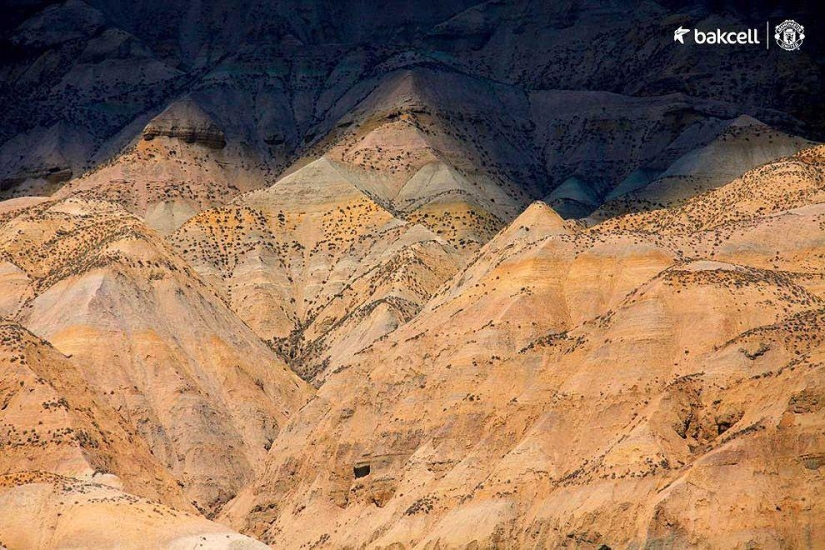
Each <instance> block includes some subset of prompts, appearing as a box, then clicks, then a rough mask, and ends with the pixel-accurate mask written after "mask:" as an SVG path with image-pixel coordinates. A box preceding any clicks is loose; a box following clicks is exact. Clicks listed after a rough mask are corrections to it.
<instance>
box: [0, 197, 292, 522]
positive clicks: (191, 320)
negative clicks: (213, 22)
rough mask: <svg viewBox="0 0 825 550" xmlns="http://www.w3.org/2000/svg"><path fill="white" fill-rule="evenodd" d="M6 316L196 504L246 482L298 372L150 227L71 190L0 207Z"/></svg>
mask: <svg viewBox="0 0 825 550" xmlns="http://www.w3.org/2000/svg"><path fill="white" fill-rule="evenodd" d="M0 239H2V241H1V242H2V247H3V253H4V255H5V257H6V258H7V259H8V261H9V262H10V263H12V264H14V265H16V266H17V267H19V268H20V269H21V270H22V271H24V272H25V273H26V275H27V276H28V278H29V284H28V285H26V286H25V287H24V286H23V285H20V284H17V285H15V286H14V287H13V288H14V289H16V290H18V291H19V292H21V295H20V297H19V301H20V303H21V304H22V305H20V307H19V308H18V309H17V311H15V312H14V313H13V315H12V316H13V317H14V318H16V319H19V320H20V322H21V323H23V324H24V325H25V326H26V327H27V328H28V329H29V330H31V331H32V332H34V333H35V334H37V335H38V336H40V337H42V338H45V339H47V340H48V341H49V342H50V343H51V344H52V345H53V346H55V348H57V349H58V350H59V351H60V352H62V353H63V354H65V355H67V356H72V358H73V361H74V363H75V364H76V365H77V366H78V368H79V369H80V371H81V372H82V375H83V377H84V378H85V380H86V382H87V383H88V384H89V385H90V386H92V387H93V388H94V389H95V390H96V391H98V392H100V393H101V394H102V395H103V396H105V397H106V398H107V400H108V402H109V404H110V405H111V406H112V407H113V408H115V409H116V410H117V411H118V412H119V413H120V414H121V415H122V416H123V417H124V418H125V419H126V420H127V421H128V422H129V424H130V425H131V426H132V428H133V429H134V430H135V431H136V432H137V433H138V434H140V436H141V437H142V438H143V439H144V440H145V441H146V442H147V443H148V445H149V448H150V449H151V451H152V453H153V454H154V456H155V457H157V459H158V460H159V461H160V462H161V463H162V464H163V466H164V467H165V468H167V469H168V471H169V472H170V473H171V474H172V475H173V476H174V478H175V479H176V481H177V482H178V483H179V484H180V485H181V486H182V487H184V492H185V493H186V494H187V497H188V499H189V500H190V501H191V502H192V503H193V505H195V506H196V507H199V508H200V509H202V510H204V511H206V512H209V511H214V510H215V509H216V508H217V507H219V506H220V505H221V504H222V503H223V502H225V501H226V500H228V499H229V498H231V497H232V496H233V495H234V493H235V492H236V491H237V490H238V489H239V488H240V487H241V486H242V485H243V484H244V482H245V481H246V480H248V479H250V478H251V476H252V475H253V474H254V472H255V471H257V469H258V467H259V461H260V459H261V458H262V457H263V456H264V454H265V453H266V448H268V446H269V445H270V444H271V442H272V440H273V439H274V438H275V436H276V435H277V433H278V431H279V430H280V427H281V426H282V425H283V424H284V422H285V421H286V419H287V418H288V417H289V415H290V414H291V413H292V412H294V411H295V410H297V408H298V407H300V406H301V404H302V403H303V402H304V401H305V400H306V398H307V396H308V390H307V389H306V387H305V386H304V384H303V382H301V380H299V379H298V378H297V376H295V375H294V374H293V373H292V372H291V371H289V370H288V369H287V367H286V366H285V365H284V363H283V362H282V361H281V360H280V359H278V358H277V357H276V356H275V355H274V354H273V353H272V352H271V351H270V350H269V349H268V348H267V347H266V346H265V345H264V344H263V343H262V342H261V341H260V340H259V339H258V338H257V337H256V336H255V335H254V334H253V333H252V332H251V331H250V330H249V329H248V328H247V327H246V326H245V325H244V324H243V323H242V322H241V321H240V320H239V319H238V318H237V317H236V316H235V315H234V314H233V313H232V312H231V311H230V310H229V309H228V308H227V307H226V306H225V305H224V304H223V302H222V301H221V300H220V299H219V298H218V297H217V296H216V295H215V294H214V293H213V292H212V291H211V290H210V289H209V288H208V287H206V286H205V284H204V283H203V282H202V281H201V280H200V279H199V278H198V277H197V276H196V275H195V274H194V272H192V270H191V269H190V268H189V267H188V266H187V265H186V264H185V263H184V262H183V261H182V260H181V259H180V258H179V257H177V256H176V255H175V254H174V253H173V252H172V251H171V250H170V249H169V248H168V246H167V245H166V244H165V243H164V242H163V240H162V239H160V238H159V237H158V236H157V234H155V233H154V232H153V231H151V230H150V229H148V228H146V226H144V225H143V224H142V222H140V220H138V219H137V218H135V217H134V216H132V215H131V214H128V213H127V212H125V211H124V210H123V209H121V208H120V207H117V206H115V205H112V204H111V203H104V202H88V201H84V200H80V199H76V198H72V199H67V200H65V201H60V202H56V203H44V204H42V205H38V206H35V207H32V208H29V209H25V210H22V211H16V212H12V213H10V214H8V215H7V216H6V219H5V220H4V224H3V226H2V229H0Z"/></svg>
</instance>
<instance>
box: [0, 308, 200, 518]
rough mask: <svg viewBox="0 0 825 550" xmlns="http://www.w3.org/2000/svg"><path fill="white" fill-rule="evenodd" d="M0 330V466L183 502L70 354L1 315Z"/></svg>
mask: <svg viewBox="0 0 825 550" xmlns="http://www.w3.org/2000/svg"><path fill="white" fill-rule="evenodd" d="M0 333H1V335H0V345H2V351H1V353H0V360H2V363H3V367H2V382H0V388H2V390H0V391H2V393H0V395H1V396H2V416H1V417H0V430H2V436H3V439H2V445H0V446H2V448H3V454H2V460H1V461H0V472H2V473H3V474H8V473H11V472H18V471H24V470H39V471H45V472H52V473H56V474H62V475H66V476H71V477H74V478H76V479H80V480H85V481H92V480H93V481H94V482H96V483H105V484H107V485H111V486H113V487H115V488H119V489H121V488H125V489H126V490H128V491H131V492H135V493H138V494H140V495H143V496H145V497H148V498H154V499H159V500H161V501H163V502H166V503H168V504H170V505H173V506H176V507H180V508H184V509H186V508H189V504H188V502H186V501H185V500H184V499H183V495H182V494H181V491H180V488H179V487H178V486H177V485H176V483H175V480H174V478H172V477H171V476H170V475H169V474H168V473H167V472H166V471H165V470H164V469H163V466H162V465H161V464H160V463H159V462H158V461H157V459H155V458H154V457H153V456H152V455H151V453H150V451H149V448H148V446H147V445H146V444H145V442H144V441H142V440H141V438H140V437H139V436H137V435H136V434H135V432H134V430H133V429H132V428H130V427H129V425H128V424H127V423H126V422H125V421H124V420H123V418H121V417H120V415H118V414H117V412H115V411H114V410H113V409H111V408H110V407H109V406H108V404H107V403H106V400H105V398H104V397H103V396H101V395H98V394H95V392H94V391H93V390H91V389H90V388H89V387H88V385H87V384H86V382H85V381H84V380H83V377H82V374H81V372H80V370H79V369H78V368H77V367H76V366H75V365H74V364H73V363H72V362H71V360H69V359H67V358H66V357H65V356H63V355H62V354H60V353H59V352H58V351H57V350H55V349H54V348H52V347H51V346H50V345H49V344H48V342H45V341H43V340H41V339H39V338H37V337H36V336H34V335H33V334H31V333H30V332H28V331H27V330H25V329H24V328H22V327H21V326H20V325H17V324H15V323H11V322H4V323H3V324H2V326H0ZM126 448H128V449H129V452H123V451H124V449H126Z"/></svg>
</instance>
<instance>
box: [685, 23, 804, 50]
mask: <svg viewBox="0 0 825 550" xmlns="http://www.w3.org/2000/svg"><path fill="white" fill-rule="evenodd" d="M691 30H692V31H693V32H692V35H693V43H694V44H698V45H700V46H717V45H718V46H726V45H755V46H759V45H762V44H765V47H766V48H769V47H770V43H771V41H772V40H771V39H773V41H775V42H776V44H777V45H778V46H779V47H780V48H782V49H783V50H787V51H794V50H798V49H799V48H800V46H802V41H803V40H804V39H805V27H803V26H802V25H800V24H799V23H797V22H796V21H794V20H792V19H788V20H786V21H784V22H782V23H780V24H779V25H777V26H776V27H775V28H774V33H773V36H771V34H770V23H765V41H764V42H763V41H762V40H760V31H759V29H757V28H750V29H745V30H728V29H713V30H710V29H709V30H701V29H696V28H694V29H686V28H684V27H682V26H681V25H679V28H678V29H676V30H674V31H673V41H674V42H678V43H679V44H683V45H684V44H685V38H686V37H688V36H690V35H691Z"/></svg>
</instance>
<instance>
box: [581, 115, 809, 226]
mask: <svg viewBox="0 0 825 550" xmlns="http://www.w3.org/2000/svg"><path fill="white" fill-rule="evenodd" d="M814 145H816V144H815V143H813V142H811V141H808V140H806V139H803V138H800V137H797V136H793V135H790V134H787V133H785V132H782V131H778V130H776V129H774V128H771V127H770V126H768V125H767V124H763V123H762V122H760V121H758V120H756V119H754V118H752V117H749V116H747V115H742V116H739V117H737V118H736V119H734V120H733V121H731V122H730V123H729V124H728V125H727V126H726V128H725V129H724V130H723V131H722V132H721V133H720V134H719V135H718V136H717V137H715V138H714V139H713V140H712V141H711V142H710V143H708V144H707V145H705V146H703V147H700V148H697V149H694V150H692V151H690V152H688V153H686V154H684V155H683V156H681V157H680V158H678V159H677V160H676V161H675V162H674V163H673V164H671V165H670V166H669V167H668V168H667V169H666V170H664V171H663V172H662V173H660V174H658V175H656V176H655V177H654V179H653V181H651V182H650V183H645V178H642V177H631V178H628V179H627V180H625V181H624V182H622V184H620V185H619V187H617V188H616V189H615V190H614V191H612V192H611V193H610V194H609V195H608V196H607V197H606V200H607V202H606V203H605V204H604V205H602V206H601V207H600V208H599V210H598V211H596V212H594V213H593V214H592V215H591V216H590V217H589V219H590V220H603V219H606V218H607V217H613V216H616V215H621V214H626V213H631V212H634V211H640V210H650V209H653V208H663V207H665V206H672V205H677V204H680V203H682V202H684V201H685V200H687V199H689V198H690V197H692V196H695V195H698V194H700V193H703V192H705V191H709V190H711V189H715V188H717V187H720V186H722V185H724V184H727V183H729V182H730V181H732V180H734V179H736V178H737V177H738V176H740V175H741V174H743V173H745V172H747V171H748V170H752V169H754V168H756V167H758V166H760V165H762V164H766V163H769V162H772V161H775V160H777V159H780V158H782V157H786V156H790V155H793V154H795V153H797V152H799V151H800V150H802V149H807V148H810V147H813V146H814ZM640 186H641V187H640Z"/></svg>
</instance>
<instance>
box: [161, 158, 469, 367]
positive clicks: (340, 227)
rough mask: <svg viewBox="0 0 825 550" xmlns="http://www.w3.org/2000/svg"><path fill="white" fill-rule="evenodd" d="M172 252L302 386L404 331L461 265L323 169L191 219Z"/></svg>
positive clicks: (435, 240)
mask: <svg viewBox="0 0 825 550" xmlns="http://www.w3.org/2000/svg"><path fill="white" fill-rule="evenodd" d="M171 241H172V243H173V244H174V245H175V247H176V248H177V249H178V251H180V252H181V254H182V255H183V256H184V257H185V258H186V259H187V260H188V261H189V262H190V264H191V265H192V266H193V267H194V269H196V270H197V271H198V272H199V273H201V274H202V276H203V277H204V278H205V280H207V281H208V282H209V283H210V284H211V285H213V287H214V288H217V289H220V291H221V292H222V294H223V296H225V298H226V300H227V303H228V304H229V305H230V306H231V307H232V309H233V310H234V311H235V312H236V313H237V314H238V315H239V316H240V318H241V319H243V320H244V321H245V322H246V323H247V324H248V325H249V326H250V327H251V328H252V329H253V330H254V331H255V332H256V333H257V334H258V335H259V336H260V337H261V338H263V339H264V340H266V341H268V342H269V343H270V344H271V345H272V346H273V347H275V348H276V349H278V350H280V351H281V352H282V353H283V354H284V355H286V356H288V357H290V358H291V364H292V366H293V368H294V369H295V370H296V371H298V372H299V373H301V374H302V375H303V376H305V377H306V378H308V379H309V378H314V377H317V376H319V375H320V374H322V373H323V371H324V370H325V369H326V368H327V367H328V366H329V362H330V359H329V358H330V357H331V356H338V355H342V356H348V355H350V354H352V353H355V352H358V351H359V350H361V349H362V348H364V347H365V346H367V345H369V344H370V343H371V342H373V341H374V340H375V339H377V338H380V337H381V336H383V335H385V334H386V333H388V332H390V331H392V330H394V329H395V328H396V327H397V326H398V325H400V324H402V323H404V322H406V321H407V320H409V318H410V317H411V316H412V315H414V314H415V313H417V312H418V310H419V309H420V308H421V307H422V306H423V304H424V303H426V301H427V300H428V299H429V297H430V296H431V295H432V293H433V292H434V291H435V289H436V288H438V287H439V286H440V285H441V284H442V283H443V282H444V281H445V280H446V279H448V278H449V277H450V276H452V275H453V274H454V273H455V271H456V270H457V269H458V265H459V264H458V262H460V256H459V255H457V254H456V252H455V250H454V249H453V247H451V246H450V245H449V244H448V243H447V242H446V241H445V240H443V239H442V238H440V237H438V236H437V235H436V234H434V233H433V232H431V231H429V230H427V229H426V228H424V227H422V226H420V225H414V224H412V223H408V222H404V221H403V220H400V219H398V218H396V217H395V216H393V215H392V214H391V213H390V212H389V211H387V210H386V209H384V208H383V207H381V206H379V205H378V204H377V203H376V202H375V201H373V200H372V199H371V198H369V197H368V196H367V195H365V194H364V193H363V192H362V191H361V190H359V189H358V187H356V186H355V185H354V184H353V183H352V181H351V180H350V179H349V177H348V175H347V173H346V170H342V169H341V168H340V167H339V166H338V165H337V164H336V163H334V162H333V161H330V160H329V159H326V158H322V159H319V160H317V161H315V162H313V163H311V164H309V165H308V166H306V167H304V168H302V169H300V170H298V171H296V172H294V173H293V174H291V175H289V176H287V177H285V178H283V179H282V180H280V181H279V182H277V183H276V184H275V185H273V186H272V187H269V188H267V189H264V190H260V191H257V192H253V193H249V194H246V195H243V196H242V197H240V198H239V199H237V200H236V201H235V202H234V203H233V204H232V205H231V206H228V207H226V208H221V209H216V210H209V211H206V212H204V213H202V214H200V215H199V216H196V217H195V218H193V219H192V220H190V221H189V222H188V223H186V224H185V225H184V226H183V227H182V228H181V229H180V230H178V231H177V232H176V233H175V234H174V235H172V237H171ZM456 256H458V257H456Z"/></svg>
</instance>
